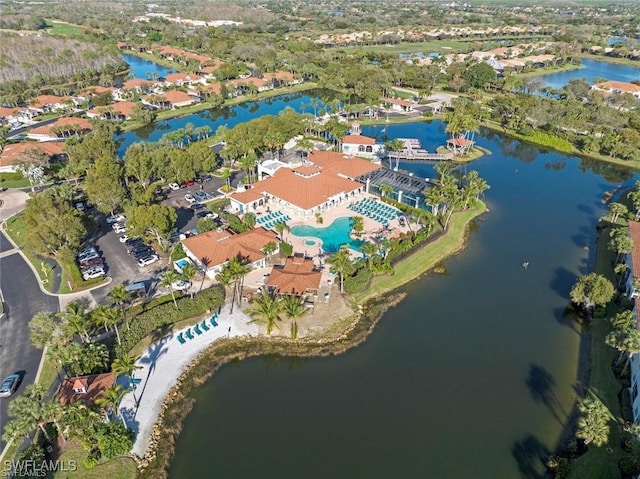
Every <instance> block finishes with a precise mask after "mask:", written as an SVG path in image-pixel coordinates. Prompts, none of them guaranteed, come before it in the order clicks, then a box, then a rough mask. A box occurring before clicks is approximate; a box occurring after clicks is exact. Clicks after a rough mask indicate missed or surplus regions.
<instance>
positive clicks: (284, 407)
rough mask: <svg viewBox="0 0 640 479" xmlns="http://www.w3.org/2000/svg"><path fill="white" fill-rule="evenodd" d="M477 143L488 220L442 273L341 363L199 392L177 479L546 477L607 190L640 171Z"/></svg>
mask: <svg viewBox="0 0 640 479" xmlns="http://www.w3.org/2000/svg"><path fill="white" fill-rule="evenodd" d="M376 128H377V131H376ZM380 130H381V128H380V127H370V128H365V129H364V132H363V133H364V134H370V135H373V134H375V133H378V134H380ZM386 132H387V134H388V135H389V137H391V138H394V137H403V138H411V137H415V138H420V139H421V141H422V144H423V147H426V148H428V149H429V150H431V151H433V149H434V148H435V146H437V145H439V144H442V143H443V142H444V141H445V139H446V134H445V132H444V128H443V124H442V123H440V122H439V121H434V122H432V123H430V124H423V123H420V124H406V125H389V126H388V127H387V131H386ZM476 140H477V142H478V144H479V145H480V146H482V147H484V148H488V149H489V150H491V151H492V152H493V153H492V154H491V155H489V156H486V157H484V158H482V159H480V160H478V161H476V162H474V163H473V164H472V165H469V166H466V167H462V168H463V170H464V169H467V170H468V169H471V168H473V169H477V170H478V171H479V173H480V174H481V176H482V177H484V178H485V179H486V180H487V181H488V182H489V184H490V185H491V189H490V190H488V191H487V193H486V200H487V204H488V207H489V209H490V212H489V213H488V214H486V215H484V216H483V217H482V218H480V219H479V220H478V221H476V222H475V223H474V224H473V225H472V227H471V232H470V236H469V241H468V246H467V248H466V249H465V250H464V251H463V252H461V253H460V254H458V255H456V256H454V257H452V258H450V259H449V260H447V261H446V262H445V266H446V273H445V274H428V275H426V276H425V277H423V278H421V279H419V280H417V281H414V282H413V283H411V284H409V285H407V286H406V287H404V288H402V290H404V291H406V292H407V293H408V297H407V299H406V300H405V301H403V302H402V303H401V304H400V305H399V306H397V307H396V308H394V309H392V310H390V311H388V312H387V313H386V314H385V316H384V317H383V319H382V320H381V321H380V323H379V324H378V326H377V327H376V329H375V331H374V332H373V334H372V335H371V336H370V337H369V338H368V340H367V341H366V342H365V343H364V344H363V345H361V346H359V347H358V348H356V349H353V350H351V351H349V352H347V353H346V354H343V355H341V356H337V357H329V358H312V359H281V358H274V357H265V358H254V359H250V360H246V361H242V362H240V363H234V364H232V365H227V366H225V367H223V368H222V369H221V370H220V371H219V372H218V373H217V374H216V375H215V377H214V378H213V380H211V381H209V382H208V383H207V384H206V385H205V386H203V387H202V388H200V389H199V390H198V391H197V392H196V393H195V399H196V401H197V403H196V405H195V407H194V409H193V411H192V413H191V414H190V415H189V417H188V418H187V420H186V422H185V424H184V428H183V431H182V434H181V435H180V437H179V439H178V441H177V444H176V454H175V458H174V461H173V463H172V464H171V468H170V474H169V475H170V477H171V478H172V479H182V478H185V477H220V478H225V479H232V478H243V479H244V478H247V477H251V478H272V477H285V478H289V477H291V478H293V477H304V478H319V479H320V478H321V479H326V478H329V477H340V478H342V477H349V478H367V479H371V478H381V479H383V478H384V479H388V478H390V477H398V478H414V477H415V478H448V479H456V478H460V479H467V478H469V477H473V478H475V479H482V478H487V479H495V478H513V477H529V478H534V477H541V476H540V475H539V473H540V470H541V461H543V460H544V458H545V457H546V455H547V454H548V453H549V452H550V451H551V450H553V449H554V448H555V446H556V445H557V443H558V440H559V438H560V436H561V433H562V428H563V426H564V424H565V421H566V418H567V413H568V412H569V411H570V410H571V408H572V404H573V399H574V387H575V386H576V383H577V377H576V374H577V360H578V349H579V343H580V336H579V333H578V332H577V331H576V329H575V325H574V324H573V323H572V322H571V321H569V320H567V319H566V318H565V308H566V306H567V304H568V299H567V298H568V295H569V291H570V288H571V287H572V285H573V284H574V282H575V281H576V278H577V276H579V275H580V274H583V273H585V272H587V271H589V265H590V261H591V259H592V258H590V252H593V251H594V248H593V243H594V233H595V225H596V221H597V218H598V217H599V216H600V215H602V214H604V212H605V208H604V206H603V205H602V203H601V201H600V198H601V196H602V194H603V193H604V192H605V191H607V190H610V189H611V188H612V186H613V185H616V184H619V183H625V184H632V181H633V180H634V178H635V176H634V175H633V174H631V173H629V172H627V171H624V170H622V169H619V168H616V167H613V166H610V165H604V164H599V163H593V162H589V161H585V160H581V159H579V158H575V157H568V156H565V155H561V154H558V153H553V152H546V151H541V150H539V149H538V148H536V147H533V146H530V145H527V144H523V143H521V142H519V141H514V140H510V139H508V138H505V137H503V136H501V135H500V134H496V133H493V132H489V131H482V132H481V133H480V135H478V136H477V137H476ZM401 167H402V168H404V169H406V170H408V171H412V172H414V173H415V174H416V175H418V176H423V177H433V166H432V165H430V164H424V163H420V164H409V163H404V164H402V165H401ZM523 262H528V263H529V267H528V268H527V269H525V268H523V267H522V263H523Z"/></svg>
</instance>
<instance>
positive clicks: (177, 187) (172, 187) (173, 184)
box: [169, 183, 180, 191]
mask: <svg viewBox="0 0 640 479" xmlns="http://www.w3.org/2000/svg"><path fill="white" fill-rule="evenodd" d="M169 188H171V189H172V190H173V191H177V190H179V189H180V185H179V184H178V183H169Z"/></svg>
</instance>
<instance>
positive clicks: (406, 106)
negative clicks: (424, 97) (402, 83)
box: [382, 98, 415, 112]
mask: <svg viewBox="0 0 640 479" xmlns="http://www.w3.org/2000/svg"><path fill="white" fill-rule="evenodd" d="M386 103H388V104H390V105H391V109H392V110H394V111H402V112H409V111H413V107H414V105H415V103H414V102H412V101H408V100H403V99H401V98H383V99H382V105H383V106H384V104H386Z"/></svg>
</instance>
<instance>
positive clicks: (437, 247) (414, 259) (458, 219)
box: [350, 202, 486, 305]
mask: <svg viewBox="0 0 640 479" xmlns="http://www.w3.org/2000/svg"><path fill="white" fill-rule="evenodd" d="M485 211H486V205H485V204H484V203H483V202H479V203H478V205H477V206H476V208H474V209H470V210H467V211H460V212H458V213H454V215H453V216H452V217H451V222H450V223H449V229H448V230H447V233H446V234H444V235H442V236H441V237H439V238H438V239H436V240H435V241H434V242H432V243H429V244H427V245H425V246H424V247H423V248H420V249H419V250H417V251H416V252H415V253H413V254H412V255H411V256H409V257H407V258H405V259H403V260H401V261H400V262H398V264H396V265H395V266H394V269H393V275H392V276H376V277H375V278H374V279H373V281H372V282H371V285H370V286H369V288H367V290H366V291H363V292H362V293H359V294H354V295H353V296H352V297H351V298H350V299H351V301H352V302H353V303H354V304H357V305H359V304H364V303H366V302H367V301H368V300H370V299H371V298H374V297H377V296H379V295H383V294H385V293H388V292H390V291H392V290H394V289H396V288H399V287H400V286H402V285H404V284H406V283H408V282H409V281H413V280H414V279H416V278H418V277H420V276H421V275H423V274H424V273H425V272H427V271H429V270H430V269H431V268H433V267H434V266H436V265H437V264H438V263H440V262H442V261H443V260H444V259H446V258H447V257H449V256H451V255H452V254H454V253H456V252H458V251H460V250H461V249H462V248H463V247H464V244H465V239H466V233H467V226H468V225H469V223H470V222H471V221H472V220H473V219H474V218H476V217H477V216H479V215H481V214H482V213H484V212H485Z"/></svg>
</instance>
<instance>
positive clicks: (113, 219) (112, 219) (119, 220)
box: [107, 215, 126, 225]
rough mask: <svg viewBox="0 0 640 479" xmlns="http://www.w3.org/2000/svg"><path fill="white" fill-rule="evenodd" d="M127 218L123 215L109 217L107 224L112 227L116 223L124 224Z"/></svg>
mask: <svg viewBox="0 0 640 479" xmlns="http://www.w3.org/2000/svg"><path fill="white" fill-rule="evenodd" d="M125 219H126V218H125V217H124V216H123V215H109V216H107V223H108V224H110V225H112V224H114V223H123V222H124V220H125Z"/></svg>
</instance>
